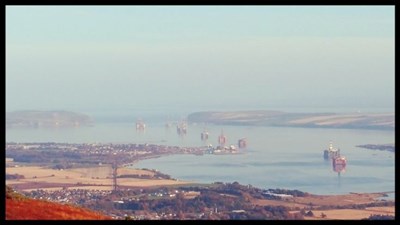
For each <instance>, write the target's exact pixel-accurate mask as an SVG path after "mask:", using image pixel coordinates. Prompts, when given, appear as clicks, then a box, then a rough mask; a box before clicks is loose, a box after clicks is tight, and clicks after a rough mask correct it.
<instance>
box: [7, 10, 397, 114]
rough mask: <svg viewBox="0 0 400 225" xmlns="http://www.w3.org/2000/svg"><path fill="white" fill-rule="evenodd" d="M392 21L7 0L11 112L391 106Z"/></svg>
mask: <svg viewBox="0 0 400 225" xmlns="http://www.w3.org/2000/svg"><path fill="white" fill-rule="evenodd" d="M394 21H395V20H394V6H6V111H15V110H72V111H91V110H98V111H99V110H100V111H101V110H138V109H140V110H168V109H184V110H185V111H197V110H223V109H235V110H238V109H241V110H252V109H266V110H274V109H281V108H287V109H292V110H296V109H300V108H306V109H307V110H308V111H310V112H311V111H313V110H315V111H318V109H321V108H322V109H349V110H362V109H366V108H368V109H377V110H378V109H381V108H385V109H390V110H393V111H394V101H395V97H394V96H395V91H394V90H395V85H394V79H395V74H394V55H395V54H394V38H395V36H394ZM330 111H332V110H330Z"/></svg>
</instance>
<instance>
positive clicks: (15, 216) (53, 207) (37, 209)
mask: <svg viewBox="0 0 400 225" xmlns="http://www.w3.org/2000/svg"><path fill="white" fill-rule="evenodd" d="M6 220H112V218H111V217H109V216H105V215H102V214H100V213H97V212H94V211H91V210H88V209H84V208H80V207H76V206H71V205H62V204H58V203H54V202H48V201H43V200H35V199H31V198H27V197H25V196H23V195H21V194H19V193H16V192H14V190H12V189H11V188H10V187H8V186H6Z"/></svg>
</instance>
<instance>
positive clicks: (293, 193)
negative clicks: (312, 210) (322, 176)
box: [268, 188, 310, 197]
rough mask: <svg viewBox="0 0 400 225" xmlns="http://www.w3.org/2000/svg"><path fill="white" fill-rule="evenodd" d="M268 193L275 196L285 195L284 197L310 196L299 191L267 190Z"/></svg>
mask: <svg viewBox="0 0 400 225" xmlns="http://www.w3.org/2000/svg"><path fill="white" fill-rule="evenodd" d="M268 191H269V192H272V193H275V194H286V195H292V196H294V197H307V196H309V195H310V194H309V193H307V192H302V191H299V190H287V189H280V188H277V189H268Z"/></svg>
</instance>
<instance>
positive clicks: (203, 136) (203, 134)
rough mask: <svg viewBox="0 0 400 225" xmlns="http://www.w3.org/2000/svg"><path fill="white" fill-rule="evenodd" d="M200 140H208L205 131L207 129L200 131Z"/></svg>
mask: <svg viewBox="0 0 400 225" xmlns="http://www.w3.org/2000/svg"><path fill="white" fill-rule="evenodd" d="M201 140H202V141H207V140H208V132H207V130H204V131H203V132H202V133H201Z"/></svg>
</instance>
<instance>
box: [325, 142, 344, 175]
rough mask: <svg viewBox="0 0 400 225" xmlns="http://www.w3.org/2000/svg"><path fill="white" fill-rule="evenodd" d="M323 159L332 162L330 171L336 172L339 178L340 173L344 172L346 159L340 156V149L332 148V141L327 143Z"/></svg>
mask: <svg viewBox="0 0 400 225" xmlns="http://www.w3.org/2000/svg"><path fill="white" fill-rule="evenodd" d="M324 159H325V160H332V169H333V171H334V172H337V173H338V175H339V176H340V173H341V172H344V171H345V169H346V165H347V159H346V157H344V156H341V155H340V149H338V148H334V147H333V145H332V141H331V142H329V147H328V149H325V150H324Z"/></svg>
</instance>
